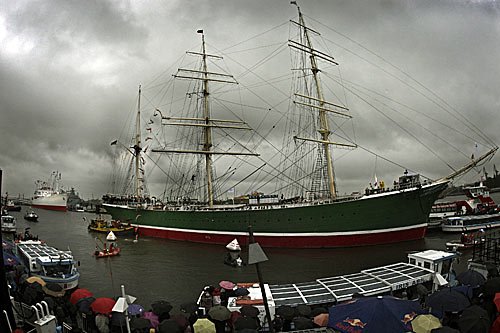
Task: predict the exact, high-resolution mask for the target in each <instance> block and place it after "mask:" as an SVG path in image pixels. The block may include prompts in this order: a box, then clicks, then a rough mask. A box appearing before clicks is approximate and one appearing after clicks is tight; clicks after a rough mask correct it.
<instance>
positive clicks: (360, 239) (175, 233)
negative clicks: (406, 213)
mask: <svg viewBox="0 0 500 333" xmlns="http://www.w3.org/2000/svg"><path fill="white" fill-rule="evenodd" d="M426 229H427V227H426V225H425V224H424V225H419V226H417V228H411V229H402V230H401V229H392V230H386V231H384V230H382V231H380V232H371V233H349V234H347V233H346V234H340V233H339V234H336V235H330V236H320V235H308V236H302V235H300V236H292V235H290V234H288V235H285V234H281V235H277V236H269V235H265V234H264V235H259V234H255V235H254V236H255V241H257V242H258V243H259V244H260V245H262V246H264V247H287V248H323V247H330V248H331V247H349V246H364V245H377V244H387V243H397V242H402V241H409V240H417V239H422V238H424V236H425V231H426ZM139 233H140V235H143V236H149V237H159V238H166V239H171V240H179V241H190V242H196V243H210V244H224V245H225V244H227V243H229V242H231V241H232V240H233V239H234V238H237V239H238V242H239V243H240V244H242V245H245V244H248V236H247V235H241V234H239V235H234V234H220V233H216V234H214V233H200V232H191V231H180V230H179V229H177V230H166V229H156V228H148V227H144V226H139Z"/></svg>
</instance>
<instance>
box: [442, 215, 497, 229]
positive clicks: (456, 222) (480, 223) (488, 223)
mask: <svg viewBox="0 0 500 333" xmlns="http://www.w3.org/2000/svg"><path fill="white" fill-rule="evenodd" d="M498 227H500V213H497V214H483V215H467V216H454V217H449V218H447V219H446V220H445V221H444V222H443V224H442V225H441V230H443V231H444V232H466V231H475V230H481V229H485V230H486V229H493V228H498Z"/></svg>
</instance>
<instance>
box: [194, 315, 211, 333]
mask: <svg viewBox="0 0 500 333" xmlns="http://www.w3.org/2000/svg"><path fill="white" fill-rule="evenodd" d="M193 329H194V332H195V333H215V324H214V323H212V322H211V321H210V320H208V319H207V318H200V319H198V320H197V321H196V322H195V323H194V324H193Z"/></svg>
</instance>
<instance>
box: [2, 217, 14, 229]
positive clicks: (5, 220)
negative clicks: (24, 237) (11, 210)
mask: <svg viewBox="0 0 500 333" xmlns="http://www.w3.org/2000/svg"><path fill="white" fill-rule="evenodd" d="M1 226H2V232H8V233H13V232H14V233H15V232H16V218H15V217H14V216H12V215H2V225H1Z"/></svg>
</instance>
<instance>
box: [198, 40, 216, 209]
mask: <svg viewBox="0 0 500 333" xmlns="http://www.w3.org/2000/svg"><path fill="white" fill-rule="evenodd" d="M201 47H202V53H203V54H202V62H203V116H204V118H205V124H206V125H207V126H205V135H204V137H205V142H204V144H203V150H204V151H206V152H207V153H206V154H205V168H206V170H205V171H206V177H207V196H208V205H209V206H210V207H213V205H214V191H213V184H212V177H213V173H212V154H210V151H211V148H212V127H210V126H208V125H209V124H210V105H209V104H208V102H209V101H208V95H209V92H208V72H207V53H206V50H205V35H204V34H203V30H201Z"/></svg>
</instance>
